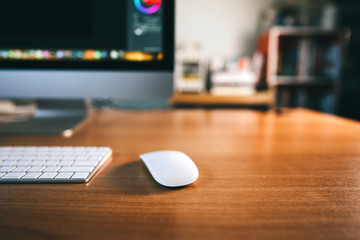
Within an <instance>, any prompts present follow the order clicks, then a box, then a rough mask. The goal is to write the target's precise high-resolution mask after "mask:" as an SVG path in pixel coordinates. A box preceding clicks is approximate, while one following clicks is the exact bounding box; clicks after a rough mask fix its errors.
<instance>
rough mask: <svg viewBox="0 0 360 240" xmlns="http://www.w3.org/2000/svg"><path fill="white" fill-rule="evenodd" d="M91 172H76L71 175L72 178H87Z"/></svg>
mask: <svg viewBox="0 0 360 240" xmlns="http://www.w3.org/2000/svg"><path fill="white" fill-rule="evenodd" d="M89 174H90V173H88V172H76V173H75V174H74V175H73V176H72V177H71V179H79V180H80V179H81V180H82V179H84V180H85V179H86V178H87V176H89Z"/></svg>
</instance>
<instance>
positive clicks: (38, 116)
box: [0, 100, 88, 137]
mask: <svg viewBox="0 0 360 240" xmlns="http://www.w3.org/2000/svg"><path fill="white" fill-rule="evenodd" d="M87 117H88V107H87V104H86V101H84V100H39V101H37V110H36V111H35V114H34V115H33V116H32V117H30V118H28V119H27V120H26V121H22V122H13V123H0V135H62V136H64V137H71V136H72V135H73V133H74V131H75V130H76V129H77V128H79V127H80V126H81V125H82V123H84V122H85V120H86V119H87Z"/></svg>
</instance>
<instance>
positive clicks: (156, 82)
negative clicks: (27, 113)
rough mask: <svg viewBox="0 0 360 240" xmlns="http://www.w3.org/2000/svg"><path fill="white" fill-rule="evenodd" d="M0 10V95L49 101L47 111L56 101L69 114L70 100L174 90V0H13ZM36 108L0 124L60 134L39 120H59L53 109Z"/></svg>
mask: <svg viewBox="0 0 360 240" xmlns="http://www.w3.org/2000/svg"><path fill="white" fill-rule="evenodd" d="M0 8H1V9H2V13H1V14H0V98H2V99H4V98H5V99H37V100H47V104H45V108H46V109H47V110H48V109H49V107H47V105H48V104H49V103H51V101H49V100H53V101H54V100H58V99H62V100H64V101H62V103H60V105H59V103H58V102H56V104H55V105H56V106H57V108H59V109H60V110H61V112H66V111H64V110H65V109H67V107H64V106H63V105H64V104H65V105H71V106H72V107H73V108H74V109H75V110H74V109H72V110H71V111H68V112H69V113H70V114H68V115H73V113H74V111H75V112H76V111H77V110H78V109H79V108H78V106H79V105H78V104H75V103H74V101H73V100H79V99H89V98H116V99H149V98H153V99H155V98H163V99H164V98H168V97H170V96H171V95H172V90H173V84H172V83H173V67H174V0H61V1H49V0H32V1H28V0H11V1H3V2H2V3H0ZM43 103H44V102H40V103H39V106H40V107H41V106H42V105H43ZM66 103H69V104H66ZM80 105H81V104H80ZM55 108H56V107H55ZM80 108H81V107H80ZM42 113H44V111H42V112H41V111H38V114H36V117H34V118H33V119H32V120H31V121H35V119H37V120H36V121H37V122H32V123H30V125H29V124H28V125H27V126H26V125H25V126H24V127H23V125H24V124H23V125H21V126H20V123H16V124H15V125H11V124H7V125H1V126H0V130H2V132H3V133H4V132H5V133H12V132H13V130H15V132H16V131H17V132H19V131H20V132H21V133H31V134H33V133H40V134H48V133H55V132H59V129H57V130H46V129H45V128H46V127H44V124H45V122H48V120H49V119H45V118H43V117H44V116H43V115H46V116H47V117H48V116H49V115H51V118H53V120H56V118H57V119H58V122H64V119H61V120H59V111H58V112H56V113H55V114H49V112H48V111H47V112H46V113H45V114H42ZM65 115H66V114H65ZM41 118H42V120H43V121H44V122H42V123H40V125H39V126H38V124H39V121H38V119H41ZM48 125H49V127H50V125H52V124H48ZM19 128H20V129H19ZM38 128H40V129H38ZM57 128H58V127H57ZM59 128H60V127H59ZM65 128H67V127H65ZM52 131H55V132H52ZM61 131H63V130H61Z"/></svg>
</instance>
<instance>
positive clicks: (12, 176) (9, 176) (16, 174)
mask: <svg viewBox="0 0 360 240" xmlns="http://www.w3.org/2000/svg"><path fill="white" fill-rule="evenodd" d="M24 175H25V173H24V172H11V173H7V174H6V175H4V176H3V177H1V179H2V180H4V179H9V180H14V179H20V178H21V177H22V176H24Z"/></svg>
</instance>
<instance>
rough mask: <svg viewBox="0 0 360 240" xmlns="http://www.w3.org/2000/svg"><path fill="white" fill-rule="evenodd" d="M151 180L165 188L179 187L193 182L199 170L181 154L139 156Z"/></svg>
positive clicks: (154, 153)
mask: <svg viewBox="0 0 360 240" xmlns="http://www.w3.org/2000/svg"><path fill="white" fill-rule="evenodd" d="M140 159H141V160H142V161H143V162H144V164H145V165H146V167H147V169H148V170H149V172H150V174H151V175H152V176H153V178H154V179H155V180H156V181H157V182H158V183H159V184H161V185H163V186H166V187H181V186H186V185H189V184H191V183H193V182H195V181H196V180H197V179H198V177H199V170H198V169H197V167H196V165H195V163H194V162H193V161H192V160H191V158H190V157H189V156H187V155H186V154H185V153H183V152H178V151H156V152H149V153H144V154H141V155H140Z"/></svg>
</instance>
